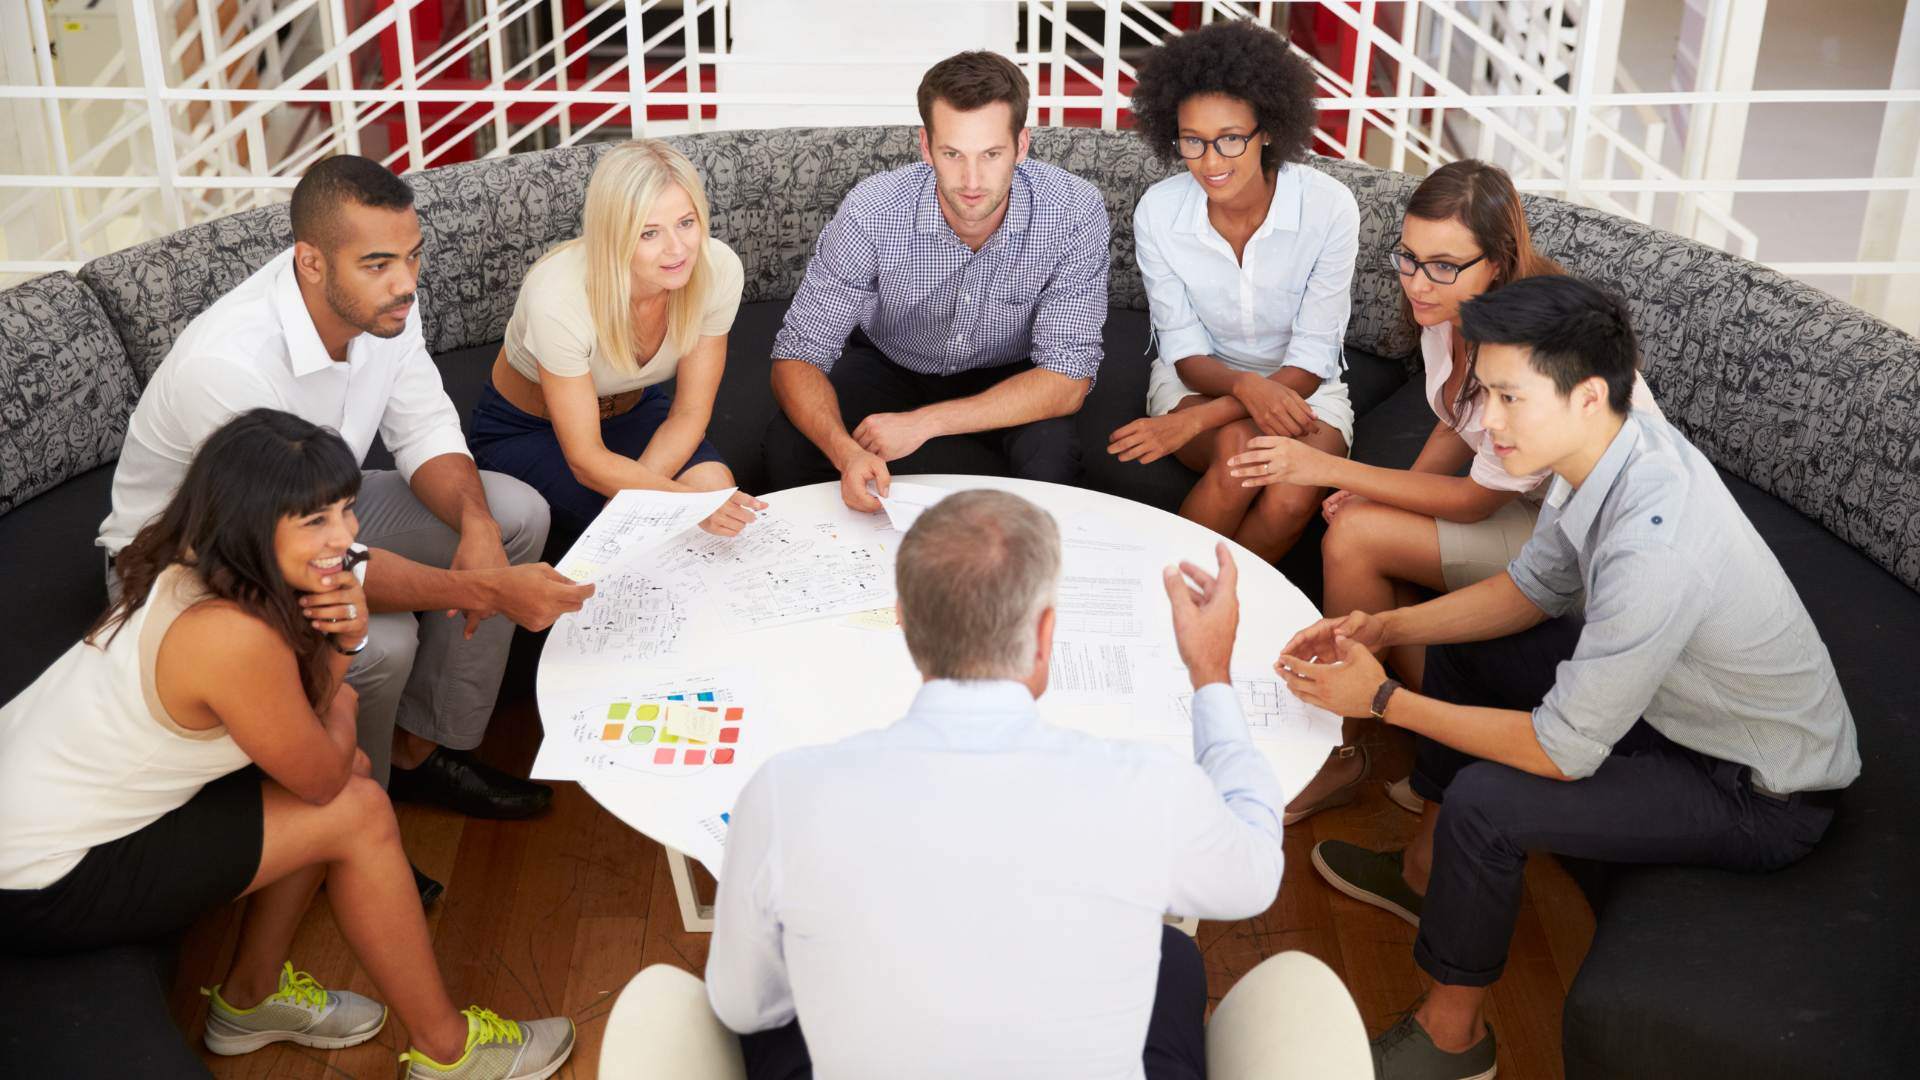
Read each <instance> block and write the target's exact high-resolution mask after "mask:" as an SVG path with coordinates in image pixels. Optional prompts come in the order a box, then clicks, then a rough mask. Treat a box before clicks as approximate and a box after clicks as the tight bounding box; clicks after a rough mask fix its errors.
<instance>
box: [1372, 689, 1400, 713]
mask: <svg viewBox="0 0 1920 1080" xmlns="http://www.w3.org/2000/svg"><path fill="white" fill-rule="evenodd" d="M1398 689H1400V680H1399V679H1388V680H1387V681H1385V682H1383V683H1381V684H1380V689H1378V690H1375V691H1374V692H1373V718H1374V719H1375V720H1385V719H1386V718H1387V699H1389V698H1391V697H1393V692H1394V691H1395V690H1398Z"/></svg>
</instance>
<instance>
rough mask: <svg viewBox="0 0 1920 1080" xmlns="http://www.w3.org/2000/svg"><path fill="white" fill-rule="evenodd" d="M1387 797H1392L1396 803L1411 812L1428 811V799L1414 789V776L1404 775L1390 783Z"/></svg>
mask: <svg viewBox="0 0 1920 1080" xmlns="http://www.w3.org/2000/svg"><path fill="white" fill-rule="evenodd" d="M1387 798H1389V799H1392V800H1393V802H1394V805H1396V806H1398V807H1399V808H1400V809H1402V810H1405V811H1406V812H1407V813H1409V814H1424V813H1426V812H1427V800H1425V799H1423V798H1421V797H1420V796H1419V795H1418V794H1417V793H1416V792H1415V791H1414V790H1413V778H1412V777H1408V776H1403V777H1401V778H1400V779H1398V780H1395V781H1394V782H1393V783H1391V784H1388V785H1387Z"/></svg>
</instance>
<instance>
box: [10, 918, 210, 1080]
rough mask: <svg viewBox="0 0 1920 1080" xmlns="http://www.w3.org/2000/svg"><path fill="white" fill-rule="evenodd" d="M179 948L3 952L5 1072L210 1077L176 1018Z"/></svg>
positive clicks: (78, 1078)
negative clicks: (173, 1002) (173, 989)
mask: <svg viewBox="0 0 1920 1080" xmlns="http://www.w3.org/2000/svg"><path fill="white" fill-rule="evenodd" d="M178 948H179V946H178V943H177V942H172V941H169V942H164V943H156V944H153V945H125V946H121V947H119V948H113V949H101V950H100V951H98V952H89V953H79V954H77V955H70V956H47V957H37V956H36V957H23V956H7V955H4V954H0V1017H6V1018H7V1022H6V1023H4V1024H0V1073H4V1074H5V1075H7V1076H9V1077H21V1078H26V1077H52V1076H57V1077H61V1078H63V1080H126V1078H129V1077H139V1078H140V1080H194V1078H201V1080H204V1078H205V1077H207V1076H208V1075H210V1074H209V1073H208V1072H207V1067H206V1066H205V1065H202V1064H201V1063H200V1058H199V1056H198V1055H196V1054H195V1053H194V1052H193V1048H192V1047H191V1046H190V1045H188V1043H187V1036H186V1035H184V1034H182V1033H181V1031H180V1030H179V1029H178V1028H176V1027H174V1026H173V1018H172V1017H171V1016H170V1015H169V1014H168V1012H167V991H166V987H167V983H168V982H169V981H170V980H171V977H172V976H171V968H172V967H173V961H172V958H173V956H174V955H175V954H176V953H177V952H178Z"/></svg>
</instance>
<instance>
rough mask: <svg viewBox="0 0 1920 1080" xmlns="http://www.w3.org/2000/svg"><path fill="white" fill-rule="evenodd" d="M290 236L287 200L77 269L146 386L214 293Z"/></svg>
mask: <svg viewBox="0 0 1920 1080" xmlns="http://www.w3.org/2000/svg"><path fill="white" fill-rule="evenodd" d="M292 243H293V225H292V223H291V221H290V220H289V218H288V216H287V206H286V204H285V203H278V204H275V205H273V206H263V207H260V208H259V209H257V210H248V211H245V212H243V213H239V214H233V215H230V216H228V217H223V218H216V219H215V220H213V221H209V222H207V223H206V224H204V225H195V226H193V227H192V228H189V229H182V230H180V231H179V232H177V233H170V234H168V235H166V236H163V237H160V238H159V239H157V240H149V241H147V242H146V243H144V244H136V245H135V246H133V247H130V248H127V249H126V250H124V251H116V252H114V253H113V254H111V255H102V256H101V257H100V258H98V259H95V260H93V261H92V262H90V263H88V264H86V265H85V266H82V267H81V268H80V280H81V281H83V282H85V283H86V286H87V288H89V289H92V290H93V293H94V295H95V296H97V297H99V298H100V306H101V307H103V308H105V309H106V311H107V315H108V316H109V317H110V318H112V320H113V325H114V328H115V329H117V330H119V331H120V340H121V342H122V343H123V344H124V345H125V346H126V350H127V358H128V359H129V360H131V361H132V363H133V370H134V372H135V374H137V375H138V376H139V378H140V382H139V385H140V386H145V385H146V384H147V380H148V379H150V378H152V377H153V373H154V370H155V369H156V368H158V367H159V366H160V361H162V360H165V359H166V358H167V350H168V349H170V348H172V347H173V340H174V339H175V338H177V337H179V336H180V331H182V330H184V329H186V326H187V323H188V322H190V321H192V319H193V317H194V316H195V315H198V314H200V313H201V312H202V311H205V310H206V309H207V308H209V307H211V306H212V305H213V302H214V301H215V300H218V299H219V298H220V297H221V296H223V295H225V294H226V293H227V292H229V291H231V290H232V289H233V287H234V286H235V285H238V284H240V283H241V282H242V281H245V280H246V278H247V275H249V274H251V273H253V272H254V271H255V270H258V269H260V267H261V266H262V265H264V264H265V263H266V261H267V260H268V259H271V258H273V257H274V256H275V255H277V254H279V253H280V252H281V251H282V250H284V249H285V248H286V247H287V246H288V245H290V244H292Z"/></svg>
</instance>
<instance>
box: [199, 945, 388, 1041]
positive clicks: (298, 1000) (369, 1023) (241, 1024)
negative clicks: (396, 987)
mask: <svg viewBox="0 0 1920 1080" xmlns="http://www.w3.org/2000/svg"><path fill="white" fill-rule="evenodd" d="M200 992H201V993H203V994H205V995H207V998H208V999H209V1000H210V1001H212V1002H213V1007H212V1008H211V1009H210V1010H209V1011H208V1013H207V1033H206V1042H207V1049H209V1050H211V1051H213V1052H214V1053H216V1054H229V1055H230V1054H247V1053H252V1052H253V1051H255V1050H258V1049H260V1048H261V1047H263V1046H266V1045H268V1044H270V1043H277V1042H290V1043H298V1044H300V1045H301V1046H311V1047H314V1048H315V1049H319V1050H338V1049H340V1048H341V1047H344V1046H357V1045H359V1044H360V1043H363V1042H366V1041H367V1040H368V1039H371V1038H373V1037H374V1036H375V1035H376V1034H378V1033H379V1031H380V1028H381V1027H382V1026H383V1025H384V1024H386V1022H387V1007H386V1006H385V1005H382V1004H380V1003H379V1002H377V1001H374V1000H373V999H371V998H365V997H361V996H360V995H359V994H354V993H349V992H348V991H345V990H329V989H327V988H326V987H324V986H321V985H320V984H319V983H317V982H315V981H314V978H313V976H311V975H309V974H307V973H306V972H304V971H295V970H293V965H292V964H288V965H286V966H285V967H284V968H282V969H281V970H280V989H279V990H277V991H275V992H274V994H273V996H271V997H269V998H267V999H266V1000H265V1001H262V1002H261V1003H260V1004H258V1005H255V1006H254V1007H253V1008H251V1009H236V1008H234V1007H233V1006H231V1005H229V1004H227V1003H226V1001H225V999H223V998H221V996H220V988H219V987H218V986H215V987H213V988H212V989H209V990H202V991H200Z"/></svg>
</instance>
